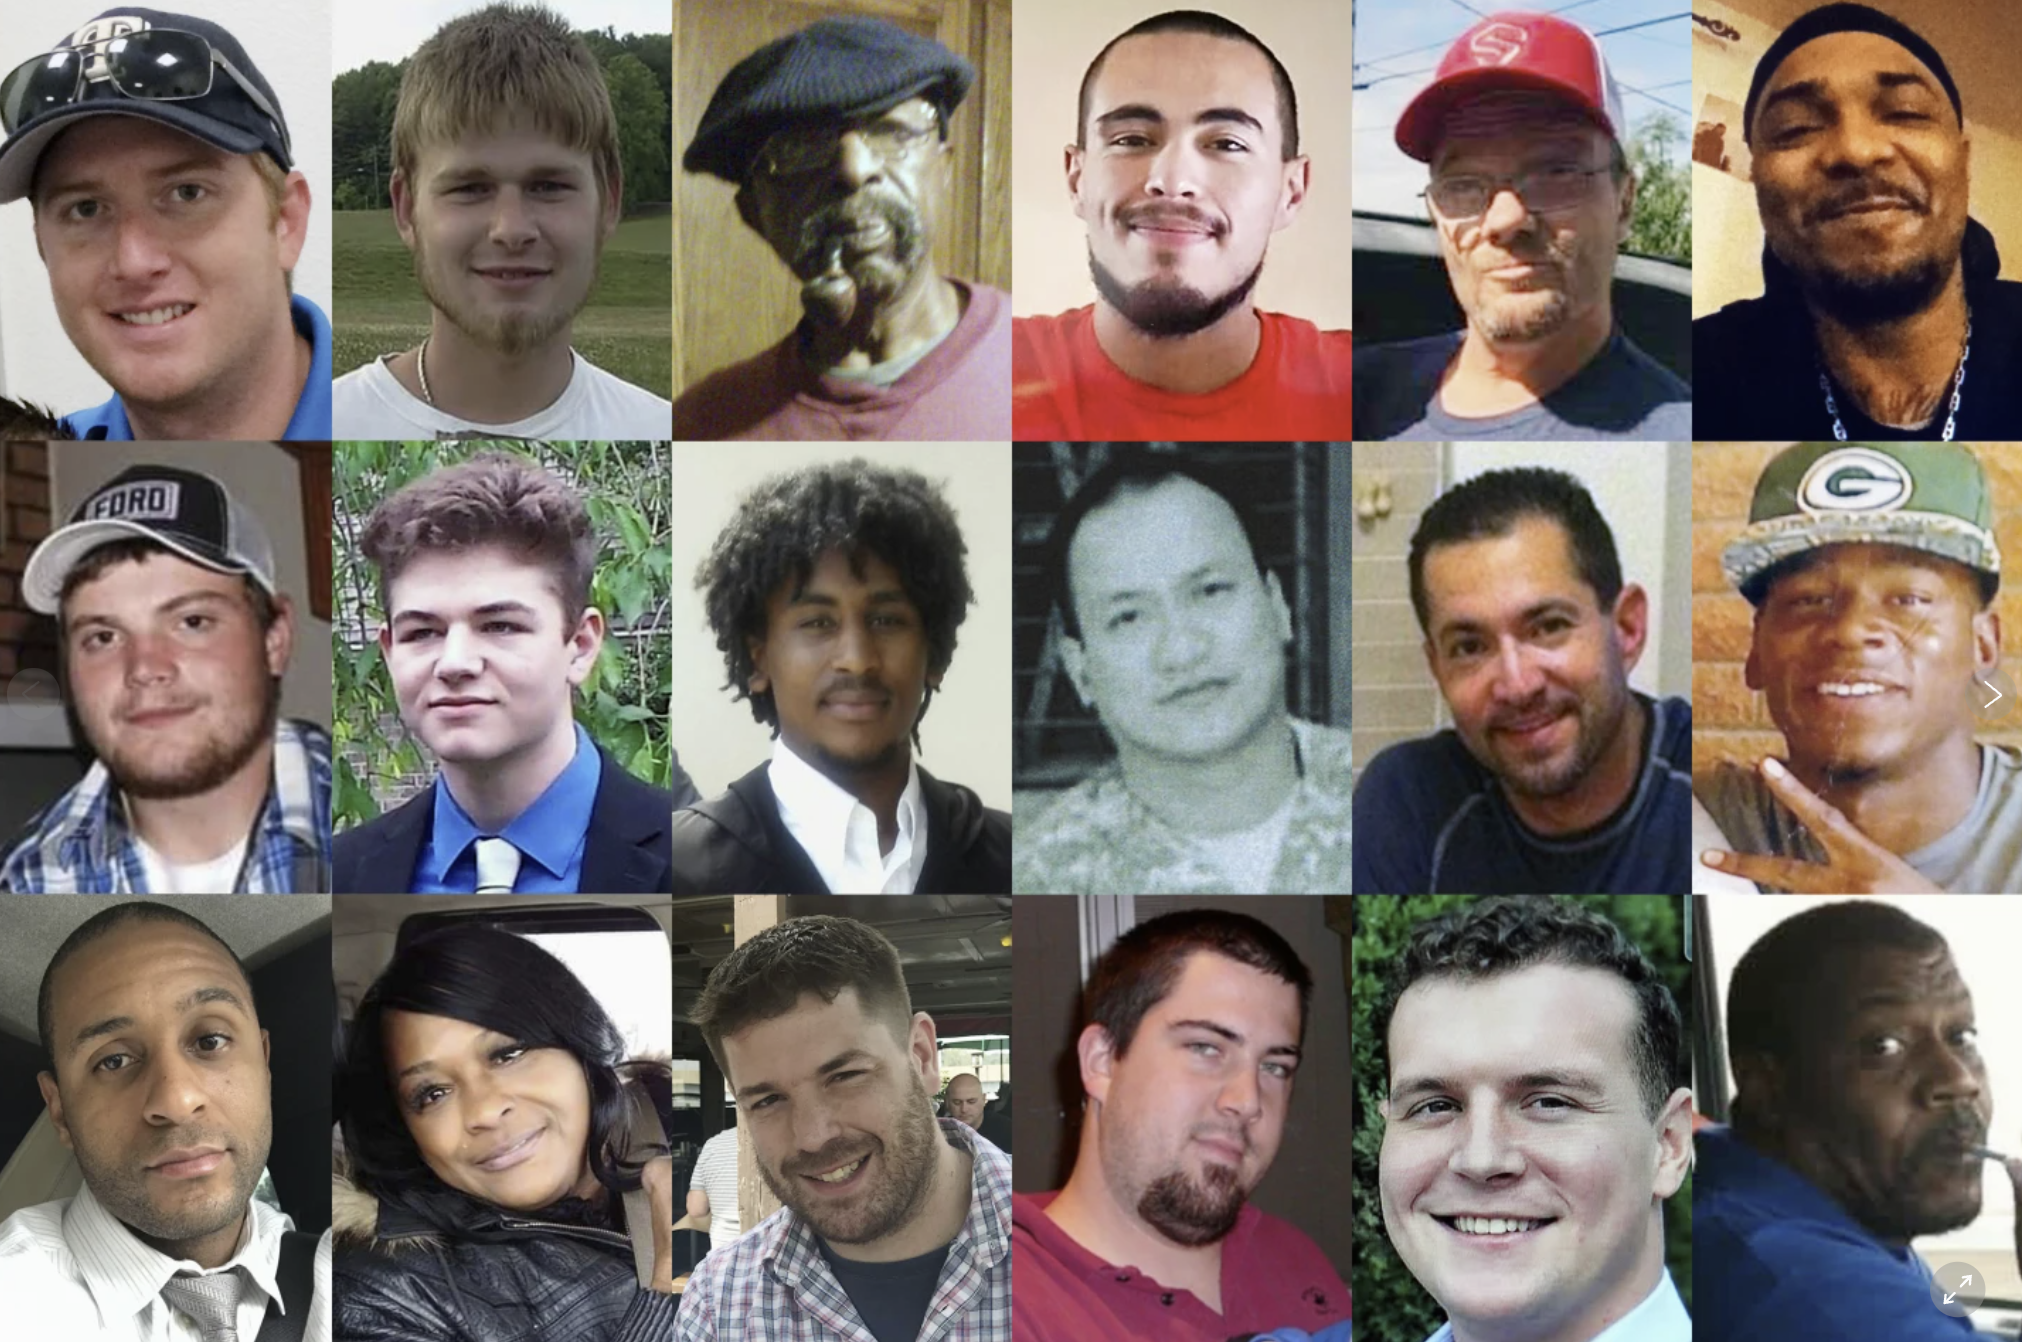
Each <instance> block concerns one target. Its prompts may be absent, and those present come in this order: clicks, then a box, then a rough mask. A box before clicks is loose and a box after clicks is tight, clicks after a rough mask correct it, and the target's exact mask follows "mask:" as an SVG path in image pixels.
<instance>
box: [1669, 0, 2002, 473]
mask: <svg viewBox="0 0 2022 1342" xmlns="http://www.w3.org/2000/svg"><path fill="white" fill-rule="evenodd" d="M1742 124H1743V129H1744V131H1745V133H1746V136H1747V141H1748V148H1749V152H1750V155H1751V157H1752V166H1751V168H1750V175H1751V177H1752V178H1753V180H1754V183H1755V206H1756V210H1757V212H1758V213H1759V214H1760V215H1761V217H1762V232H1763V238H1764V245H1763V249H1762V285H1763V294H1762V297H1760V298H1751V299H1747V300H1745V301H1743V302H1738V303H1730V304H1728V305H1727V306H1726V307H1724V308H1722V309H1721V310H1720V311H1718V312H1716V313H1714V314H1713V315H1712V316H1709V317H1702V318H1700V319H1699V320H1698V321H1696V322H1694V323H1693V324H1692V350H1693V359H1694V364H1695V366H1696V367H1697V369H1698V370H1699V383H1700V386H1701V387H1702V388H1703V389H1704V390H1703V392H1702V394H1701V396H1700V399H1699V404H1698V407H1697V410H1696V412H1695V419H1694V421H1693V422H1694V426H1695V436H1696V437H1699V438H1763V439H1793V438H1807V437H1810V438H1824V437H1826V436H1827V435H1828V434H1830V435H1831V436H1832V437H1833V438H1835V439H1837V440H1840V441H1846V440H1847V439H1849V438H1851V439H1853V440H1854V441H1873V440H1876V439H1942V440H1944V441H1948V442H1949V441H1952V440H1953V439H1955V438H1956V439H1958V440H1960V441H1967V442H1970V441H1974V440H1980V439H2010V438H2015V437H2017V436H2018V433H2022V382H2018V381H2017V379H2016V378H2014V377H2013V376H2011V375H2010V373H2011V370H2012V369H2013V368H2014V367H2015V365H2016V363H2017V361H2018V360H2022V284H2018V283H2015V282H2013V281H2008V280H2002V279H2000V278H1999V276H2000V273H2001V258H2000V255H1999V253H1998V252H1997V251H1996V250H1995V247H1994V236H1993V234H1992V233H1990V232H1988V231H1987V229H1986V228H1985V227H1984V226H1982V225H1981V224H1979V223H1977V222H1975V221H1974V220H1973V219H1972V218H1971V217H1969V215H1968V213H1967V208H1968V203H1969V202H1968V193H1969V187H1970V162H1971V156H1970V154H1969V152H1968V151H1969V150H1970V148H1971V145H1970V143H1969V141H1970V138H1971V137H1970V136H1969V135H1968V133H1967V130H1966V123H1965V111H1964V104H1963V103H1962V102H1961V100H1960V97H1959V87H1958V85H1957V84H1955V83H1954V82H1953V80H1952V75H1951V72H1950V71H1949V70H1948V69H1947V68H1946V66H1945V60H1944V57H1942V56H1941V55H1939V54H1938V51H1937V49H1936V48H1935V47H1933V46H1932V45H1931V44H1930V43H1929V42H1927V41H1925V40H1924V38H1923V37H1921V36H1920V35H1919V34H1918V33H1917V32H1916V31H1915V30H1914V29H1912V28H1910V27H1909V25H1907V24H1905V23H1903V22H1902V21H1901V20H1900V19H1896V18H1893V17H1891V16H1890V15H1887V14H1884V13H1882V12H1881V11H1879V10H1876V9H1870V8H1869V7H1868V6H1866V5H1859V4H1830V5H1824V6H1821V7H1820V8H1817V9H1814V10H1812V11H1810V12H1809V13H1807V14H1805V15H1804V16H1803V17H1801V18H1799V19H1798V20H1797V21H1796V22H1795V23H1792V24H1791V25H1790V26H1789V27H1788V28H1786V29H1784V30H1783V32H1782V34H1781V35H1779V36H1778V37H1777V39H1776V40H1775V41H1774V42H1773V43H1771V44H1770V47H1769V50H1768V51H1766V52H1765V53H1763V57H1762V60H1761V61H1760V62H1758V63H1757V65H1756V67H1755V76H1754V78H1753V79H1752V80H1750V82H1749V87H1748V100H1747V102H1746V104H1745V105H1744V108H1743V122H1742Z"/></svg>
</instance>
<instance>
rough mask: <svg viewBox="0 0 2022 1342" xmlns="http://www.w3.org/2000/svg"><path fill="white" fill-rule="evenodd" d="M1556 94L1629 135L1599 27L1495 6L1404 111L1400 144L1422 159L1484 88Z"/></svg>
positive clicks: (1618, 134)
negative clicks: (1459, 110) (1597, 31)
mask: <svg viewBox="0 0 2022 1342" xmlns="http://www.w3.org/2000/svg"><path fill="white" fill-rule="evenodd" d="M1505 90H1515V91H1532V92H1541V93H1550V94H1554V95H1556V96H1558V97H1560V98H1562V99H1564V100H1565V101H1567V102H1568V103H1570V104H1571V105H1572V106H1573V107H1574V108H1576V109H1577V110H1579V111H1580V112H1582V113H1584V114H1585V115H1586V116H1587V118H1588V119H1589V120H1591V121H1593V122H1594V123H1595V124H1596V125H1598V126H1599V127H1600V128H1601V129H1602V130H1604V131H1606V132H1607V133H1608V134H1609V136H1610V137H1612V138H1613V139H1614V140H1615V141H1616V142H1617V143H1620V141H1621V139H1622V130H1623V121H1622V95H1621V92H1620V91H1619V90H1618V89H1617V88H1616V87H1615V77H1614V76H1613V75H1612V74H1610V73H1609V72H1608V60H1607V57H1606V56H1604V55H1602V54H1601V44H1600V43H1599V42H1598V41H1596V40H1595V39H1594V35H1593V34H1592V33H1590V32H1588V31H1587V30H1586V29H1585V28H1582V27H1580V25H1578V24H1577V23H1568V22H1567V21H1566V20H1564V19H1560V18H1554V17H1552V16H1551V15H1549V14H1531V13H1526V12H1523V11H1519V10H1511V11H1508V12H1506V13H1501V14H1491V15H1489V16H1488V17H1487V18H1485V19H1483V20H1482V21H1481V22H1480V23H1477V24H1475V25H1474V27H1472V28H1470V29H1468V30H1467V31H1466V32H1464V33H1462V34H1461V35H1460V37H1459V39H1458V40H1456V41H1455V42H1454V44H1453V45H1452V46H1450V47H1448V48H1447V50H1446V56H1445V58H1444V59H1442V60H1441V61H1440V62H1439V70H1438V73H1436V74H1435V75H1433V77H1432V82H1431V83H1430V84H1428V85H1426V86H1425V87H1424V88H1423V89H1421V90H1420V91H1419V94H1418V96H1417V97H1415V98H1413V99H1412V100H1411V102H1410V104H1409V105H1408V106H1406V107H1405V109H1404V115H1402V116H1400V117H1398V118H1397V147H1398V148H1399V149H1402V150H1403V151H1404V152H1405V153H1407V154H1409V155H1411V157H1413V158H1415V159H1417V160H1418V161H1419V162H1421V163H1430V162H1431V161H1432V155H1433V153H1434V152H1435V151H1436V150H1437V149H1438V148H1439V140H1440V133H1441V128H1442V127H1443V126H1444V125H1445V124H1446V118H1447V115H1448V114H1449V113H1450V112H1452V111H1453V110H1454V108H1456V107H1458V106H1459V105H1460V104H1461V103H1463V102H1465V101H1466V100H1468V99H1470V98H1473V97H1475V96H1477V95H1479V94H1483V93H1491V92H1501V91H1505Z"/></svg>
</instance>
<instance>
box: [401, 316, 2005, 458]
mask: <svg viewBox="0 0 2022 1342" xmlns="http://www.w3.org/2000/svg"><path fill="white" fill-rule="evenodd" d="M1967 334H1968V335H1971V334H1972V332H1971V329H1970V327H1969V329H1968V331H1967ZM414 375H415V376H416V377H418V378H420V379H421V399H422V400H424V401H426V402H428V403H429V404H430V405H434V404H435V397H434V396H433V395H431V394H430V393H429V390H428V337H427V336H423V337H422V338H421V348H420V349H419V350H418V351H416V353H415V355H414ZM1826 395H1827V397H1830V396H1831V395H1832V393H1831V392H1827V393H1826ZM1953 402H1954V404H1957V398H1956V397H1954V398H1953ZM1945 436H1946V437H1948V438H1949V437H1951V435H1950V434H1947V435H1945ZM1840 437H1842V438H1844V437H1846V435H1845V434H1841V435H1840Z"/></svg>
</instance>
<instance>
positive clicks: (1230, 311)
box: [1011, 11, 1352, 441]
mask: <svg viewBox="0 0 2022 1342" xmlns="http://www.w3.org/2000/svg"><path fill="white" fill-rule="evenodd" d="M1310 167H1311V165H1310V163H1309V162H1308V160H1307V159H1306V158H1305V157H1304V156H1302V155H1301V154H1300V153H1299V116H1298V102H1297V99H1296V97H1295V95H1294V94H1293V91H1292V80H1291V77H1290V76H1289V75H1288V74H1286V72H1285V67H1284V66H1283V65H1282V64H1280V63H1279V61H1278V58H1277V57H1276V56H1274V55H1273V54H1272V53H1271V50H1270V48H1268V47H1266V46H1265V45H1264V44H1263V43H1262V42H1260V41H1258V40H1257V39H1256V37H1254V36H1253V35H1252V34H1250V33H1249V32H1247V31H1246V30H1244V29H1243V28H1240V27H1238V26H1237V25H1236V24H1234V23H1231V22H1229V21H1228V20H1226V19H1223V18H1220V17H1218V16H1215V15H1211V14H1203V13H1198V12H1194V11H1179V12H1174V13H1168V14H1160V15H1157V16H1155V17H1153V18H1149V19H1146V20H1145V21H1144V22H1142V23H1139V24H1138V25H1136V26H1135V27H1133V28H1130V29H1128V30H1127V31H1125V32H1124V33H1123V34H1122V36H1120V37H1118V38H1116V39H1115V40H1114V41H1112V42H1111V43H1110V44H1109V45H1108V46H1106V47H1104V48H1103V49H1102V51H1101V52H1100V53H1099V54H1098V55H1097V56H1096V58H1095V61H1094V63H1093V64H1091V65H1090V66H1089V67H1088V73H1087V74H1086V75H1084V76H1083V77H1082V81H1081V109H1080V130H1079V133H1078V135H1077V137H1076V140H1075V143H1074V144H1072V145H1069V146H1068V147H1067V189H1068V191H1069V193H1070V194H1071V195H1072V196H1073V197H1074V213H1075V214H1076V216H1077V217H1079V218H1080V219H1081V220H1082V221H1083V222H1084V223H1086V224H1087V226H1088V265H1089V270H1090V272H1091V273H1092V274H1093V276H1094V279H1095V289H1096V293H1097V296H1098V301H1097V302H1096V303H1094V304H1093V305H1092V306H1089V307H1081V308H1076V309H1074V310H1073V311H1071V312H1065V313H1062V314H1061V315H1059V316H1057V317H1020V318H1016V319H1014V321H1013V322H1012V372H1011V389H1012V407H1011V417H1012V429H1013V432H1014V434H1015V435H1016V436H1017V437H1018V438H1019V439H1022V440H1027V441H1030V440H1035V439H1077V440H1080V439H1096V440H1118V439H1124V440H1139V439H1148V440H1214V439H1247V440H1253V441H1254V440H1266V439H1278V440H1293V439H1331V438H1347V437H1348V436H1349V435H1350V433H1351V431H1352V426H1351V419H1350V414H1349V395H1350V388H1351V385H1352V384H1351V378H1350V368H1349V363H1350V345H1351V337H1350V336H1349V333H1348V332H1346V331H1322V330H1320V329H1319V328H1318V327H1316V326H1314V325H1313V323H1311V322H1309V321H1303V320H1301V319H1299V318H1297V317H1287V316H1283V315H1282V314H1279V313H1275V312H1260V311H1258V310H1257V308H1256V306H1255V304H1254V303H1253V302H1252V301H1251V291H1252V290H1253V289H1254V288H1255V287H1256V283H1257V277H1258V276H1259V275H1261V274H1262V273H1263V269H1264V253H1265V251H1266V250H1267V249H1268V247H1269V245H1270V241H1271V235H1272V234H1273V233H1276V232H1277V231H1278V230H1279V229H1281V228H1284V227H1285V226H1286V225H1287V224H1289V223H1291V222H1292V220H1293V218H1294V217H1296V216H1297V214H1298V213H1299V206H1300V205H1301V203H1302V202H1304V200H1305V198H1306V186H1307V181H1308V178H1309V176H1310Z"/></svg>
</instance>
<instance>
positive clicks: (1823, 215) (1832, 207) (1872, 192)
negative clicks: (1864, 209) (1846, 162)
mask: <svg viewBox="0 0 2022 1342" xmlns="http://www.w3.org/2000/svg"><path fill="white" fill-rule="evenodd" d="M1869 200H1893V201H1896V202H1898V203H1899V204H1901V205H1904V206H1906V207H1907V208H1909V209H1912V210H1915V211H1916V212H1917V213H1918V214H1929V213H1930V210H1931V202H1930V198H1929V197H1927V196H1926V195H1924V193H1923V192H1921V191H1919V190H1918V189H1917V188H1916V186H1915V185H1914V184H1912V183H1908V182H1903V183H1896V182H1883V181H1868V180H1866V179H1863V180H1860V181H1856V182H1853V183H1851V184H1849V185H1847V186H1845V187H1842V188H1841V189H1839V190H1837V191H1834V192H1833V193H1832V194H1831V195H1830V196H1827V197H1826V198H1825V199H1824V200H1822V201H1820V202H1819V203H1818V204H1816V205H1814V206H1812V207H1811V209H1810V210H1808V211H1806V213H1805V222H1806V223H1811V224H1817V223H1823V222H1824V221H1826V220H1828V219H1837V218H1839V217H1840V216H1841V215H1843V214H1845V213H1846V212H1847V211H1848V210H1850V209H1852V208H1853V207H1854V206H1856V205H1859V204H1861V203H1862V202H1864V201H1869Z"/></svg>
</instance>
